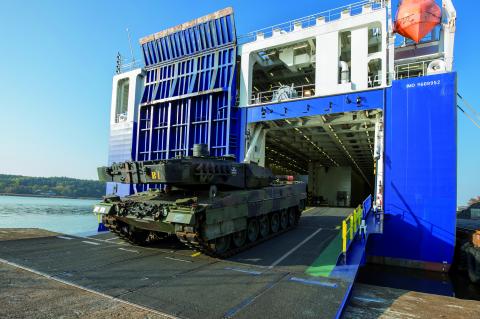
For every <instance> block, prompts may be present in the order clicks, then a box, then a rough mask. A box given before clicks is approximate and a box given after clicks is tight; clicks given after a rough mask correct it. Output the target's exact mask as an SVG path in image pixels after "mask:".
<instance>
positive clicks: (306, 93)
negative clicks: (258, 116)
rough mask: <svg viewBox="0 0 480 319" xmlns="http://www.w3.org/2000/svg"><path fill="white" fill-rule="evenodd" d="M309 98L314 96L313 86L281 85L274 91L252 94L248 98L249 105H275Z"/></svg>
mask: <svg viewBox="0 0 480 319" xmlns="http://www.w3.org/2000/svg"><path fill="white" fill-rule="evenodd" d="M283 89H285V90H283ZM311 96H315V84H307V85H299V86H293V84H292V85H291V86H287V85H282V86H278V87H275V89H274V90H270V91H263V92H257V93H253V94H252V95H251V97H250V104H251V105H255V104H264V103H277V102H284V101H289V100H295V99H303V98H306V97H311Z"/></svg>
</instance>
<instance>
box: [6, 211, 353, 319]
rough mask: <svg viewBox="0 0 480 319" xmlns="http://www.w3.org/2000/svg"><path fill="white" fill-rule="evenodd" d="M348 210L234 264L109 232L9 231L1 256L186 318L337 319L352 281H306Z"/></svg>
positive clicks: (313, 214) (308, 221)
mask: <svg viewBox="0 0 480 319" xmlns="http://www.w3.org/2000/svg"><path fill="white" fill-rule="evenodd" d="M350 211H351V210H350V209H338V208H337V209H331V208H315V209H312V210H310V211H308V212H306V213H305V214H304V216H303V217H302V218H301V221H300V224H299V226H298V227H297V228H296V229H294V230H292V231H290V232H287V233H285V234H282V235H281V236H278V237H276V238H274V239H272V240H270V241H267V242H265V243H262V244H260V245H258V246H256V247H254V248H252V249H250V250H248V251H245V252H243V253H241V254H239V255H236V256H234V257H232V258H230V259H229V260H219V259H215V258H210V257H208V256H204V255H199V254H196V253H195V252H194V251H191V250H189V249H187V248H186V247H184V246H183V245H182V244H180V243H178V242H177V241H175V240H169V241H166V242H163V243H159V244H156V245H155V246H149V247H140V246H132V245H130V244H128V243H126V242H124V241H122V240H120V239H118V238H117V237H115V236H114V235H112V234H110V233H105V234H102V235H97V236H94V237H91V238H82V237H75V236H67V235H52V234H46V235H44V237H39V236H33V237H35V238H28V236H21V235H18V234H17V237H16V236H15V235H12V234H11V233H9V232H8V231H5V230H2V231H3V232H4V233H3V234H4V236H3V237H5V238H6V239H5V238H3V239H2V234H0V258H1V259H3V260H4V261H6V262H9V263H11V264H12V265H18V266H21V267H24V268H26V269H28V270H33V271H35V272H37V273H38V274H40V275H43V276H49V277H50V278H51V279H55V280H59V281H63V282H65V283H69V284H74V285H77V286H78V287H83V288H85V289H88V290H91V291H93V292H98V293H101V294H105V295H106V296H111V297H115V298H118V300H124V301H127V302H131V303H133V304H137V305H141V306H145V307H147V308H150V309H154V310H157V311H159V312H161V313H166V314H168V315H173V316H176V317H181V318H333V317H335V315H336V312H337V309H338V307H339V306H340V303H341V301H342V299H343V296H344V294H345V292H346V289H347V287H348V283H346V282H342V281H341V280H335V279H327V278H313V277H308V276H307V275H305V270H306V269H307V268H308V267H309V266H310V265H311V264H312V263H313V261H314V260H315V259H316V258H317V257H318V256H319V255H320V254H321V252H322V250H323V249H324V248H325V247H326V246H327V245H328V243H329V242H330V241H331V240H332V239H333V238H334V237H335V235H336V234H337V233H338V231H339V230H338V229H337V226H338V225H339V224H340V222H341V220H342V219H343V218H344V217H345V216H346V215H348V214H349V213H350ZM5 232H6V233H7V234H6V235H5ZM9 234H10V235H9ZM4 305H5V303H4ZM6 305H7V307H8V303H6ZM31 318H35V316H33V317H31Z"/></svg>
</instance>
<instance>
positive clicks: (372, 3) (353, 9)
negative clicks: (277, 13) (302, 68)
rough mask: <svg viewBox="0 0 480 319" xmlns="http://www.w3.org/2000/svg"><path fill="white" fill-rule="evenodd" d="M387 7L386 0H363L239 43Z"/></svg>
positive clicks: (240, 39) (249, 36) (254, 34)
mask: <svg viewBox="0 0 480 319" xmlns="http://www.w3.org/2000/svg"><path fill="white" fill-rule="evenodd" d="M385 6H386V1H385V0H363V1H359V2H355V3H352V4H349V5H346V6H342V7H338V8H334V9H330V10H326V11H323V12H320V13H316V14H312V15H309V16H306V17H303V18H299V19H295V20H291V21H287V22H284V23H280V24H276V25H273V26H270V27H266V28H263V29H259V30H256V31H253V32H250V33H247V34H244V35H241V36H239V37H238V42H239V43H247V42H251V41H255V40H256V39H257V35H262V36H264V37H266V38H267V37H271V36H272V35H273V34H274V33H276V32H279V33H285V32H290V31H293V30H295V29H296V28H297V27H301V28H309V27H312V26H315V25H316V24H317V21H318V20H322V21H323V20H324V21H325V22H330V21H335V20H338V19H340V18H341V17H342V14H348V15H352V16H353V15H359V14H362V13H363V12H364V11H363V8H364V7H365V8H366V7H370V8H371V9H372V10H378V9H381V8H384V7H385Z"/></svg>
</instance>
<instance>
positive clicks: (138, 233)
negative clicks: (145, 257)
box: [128, 230, 150, 246]
mask: <svg viewBox="0 0 480 319" xmlns="http://www.w3.org/2000/svg"><path fill="white" fill-rule="evenodd" d="M128 235H129V236H128V239H130V241H131V242H132V243H134V244H135V245H139V246H143V245H145V244H146V243H147V240H148V237H149V236H150V232H148V231H145V230H134V231H130V232H129V234H128Z"/></svg>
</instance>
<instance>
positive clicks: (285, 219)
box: [280, 209, 288, 229]
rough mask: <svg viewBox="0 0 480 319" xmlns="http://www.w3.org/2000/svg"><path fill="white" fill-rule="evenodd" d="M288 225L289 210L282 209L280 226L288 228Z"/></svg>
mask: <svg viewBox="0 0 480 319" xmlns="http://www.w3.org/2000/svg"><path fill="white" fill-rule="evenodd" d="M287 227H288V215H287V210H286V209H282V211H281V212H280V228H281V229H287Z"/></svg>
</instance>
